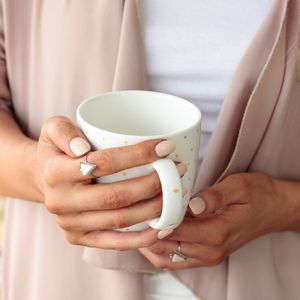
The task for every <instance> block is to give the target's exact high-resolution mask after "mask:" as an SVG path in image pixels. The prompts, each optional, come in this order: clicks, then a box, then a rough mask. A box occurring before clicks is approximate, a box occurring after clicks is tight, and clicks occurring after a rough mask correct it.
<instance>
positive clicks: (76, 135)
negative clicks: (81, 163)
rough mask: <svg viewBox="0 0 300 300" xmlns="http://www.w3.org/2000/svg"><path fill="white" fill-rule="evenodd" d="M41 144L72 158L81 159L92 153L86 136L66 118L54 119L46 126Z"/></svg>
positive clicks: (42, 133)
mask: <svg viewBox="0 0 300 300" xmlns="http://www.w3.org/2000/svg"><path fill="white" fill-rule="evenodd" d="M40 142H41V143H44V144H47V146H48V147H47V148H49V147H50V149H52V151H56V152H63V153H65V154H67V155H68V156H70V157H73V158H75V157H79V156H82V155H84V154H85V153H87V152H88V151H90V149H91V146H90V144H89V143H88V142H87V141H86V139H85V138H84V135H83V134H82V132H81V131H80V129H79V128H78V127H76V126H75V125H74V124H73V123H72V122H71V120H69V119H68V118H66V117H61V116H57V117H52V118H50V119H48V120H47V122H46V123H45V124H44V126H43V128H42V131H41V136H40Z"/></svg>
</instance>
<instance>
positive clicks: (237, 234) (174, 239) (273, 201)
mask: <svg viewBox="0 0 300 300" xmlns="http://www.w3.org/2000/svg"><path fill="white" fill-rule="evenodd" d="M296 191H298V194H295V192H296ZM289 193H292V196H293V193H294V197H287V195H288V194H289ZM298 195H299V183H296V182H284V181H280V180H277V179H275V178H272V177H269V176H267V175H265V174H262V173H240V174H234V175H230V176H228V177H227V178H225V179H224V180H223V181H222V182H220V183H218V184H216V185H213V186H211V187H209V188H206V189H204V190H202V191H200V192H199V193H198V194H197V195H195V196H194V198H193V199H192V200H191V201H190V204H189V205H190V212H191V214H192V215H194V216H190V217H187V218H186V219H185V221H184V222H183V223H182V224H181V225H180V226H179V227H178V228H176V229H175V230H174V231H173V232H172V233H171V234H170V235H169V236H168V237H167V238H165V239H164V240H160V241H158V242H156V243H155V244H153V245H152V246H150V247H148V248H141V249H139V250H140V252H141V253H142V254H143V255H144V256H145V257H146V258H147V259H148V260H149V261H150V262H151V263H152V264H153V265H154V266H155V267H157V268H160V269H170V270H171V269H182V268H191V267H199V266H213V265H217V264H219V263H220V262H222V261H223V260H224V259H225V258H226V257H227V256H228V255H229V254H231V253H232V252H233V251H235V250H236V249H238V248H240V247H241V246H243V245H244V244H246V243H247V242H249V241H251V240H253V239H256V238H258V237H260V236H262V235H264V234H267V233H270V232H274V231H282V230H293V229H297V226H299V213H298V214H297V213H296V214H295V213H294V212H295V211H299V209H300V202H299V196H298ZM288 198H289V199H288ZM294 198H296V199H294ZM291 199H293V201H288V200H291ZM297 218H298V219H297ZM179 242H180V247H181V249H180V251H181V253H183V254H184V255H185V256H186V257H187V260H185V261H183V260H182V261H180V262H171V260H170V258H169V254H170V253H171V252H172V251H175V250H176V249H177V247H178V245H179Z"/></svg>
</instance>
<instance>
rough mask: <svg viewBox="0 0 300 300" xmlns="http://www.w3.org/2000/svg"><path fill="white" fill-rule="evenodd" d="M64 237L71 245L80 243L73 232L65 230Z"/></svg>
mask: <svg viewBox="0 0 300 300" xmlns="http://www.w3.org/2000/svg"><path fill="white" fill-rule="evenodd" d="M65 238H66V240H67V241H68V243H70V244H71V245H81V243H80V238H79V236H78V235H77V234H74V233H73V232H70V231H65Z"/></svg>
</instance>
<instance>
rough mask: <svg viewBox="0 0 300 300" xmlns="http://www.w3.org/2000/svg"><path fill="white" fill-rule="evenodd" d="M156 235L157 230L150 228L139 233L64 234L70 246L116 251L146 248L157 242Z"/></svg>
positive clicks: (96, 232) (99, 232)
mask: <svg viewBox="0 0 300 300" xmlns="http://www.w3.org/2000/svg"><path fill="white" fill-rule="evenodd" d="M156 235H157V230H155V229H152V228H150V229H147V230H145V231H141V232H122V233H120V232H117V231H92V232H88V233H81V232H68V231H67V232H65V237H66V239H67V241H68V242H69V243H70V244H73V245H81V246H86V247H94V248H101V249H114V250H118V251H125V250H130V249H137V248H140V247H148V246H150V245H151V244H153V243H154V242H155V241H156V240H157V237H156Z"/></svg>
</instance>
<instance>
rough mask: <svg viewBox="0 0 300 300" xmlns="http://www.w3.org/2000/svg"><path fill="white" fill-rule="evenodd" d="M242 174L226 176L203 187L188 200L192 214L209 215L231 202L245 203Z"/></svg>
mask: <svg viewBox="0 0 300 300" xmlns="http://www.w3.org/2000/svg"><path fill="white" fill-rule="evenodd" d="M242 176H243V175H242V174H235V175H231V176H229V177H227V178H226V179H225V180H224V181H222V182H220V183H218V184H215V185H213V186H211V187H208V188H206V189H203V190H202V191H200V192H199V193H198V194H196V195H195V196H194V197H193V198H192V199H191V200H190V202H189V210H190V212H191V214H192V215H194V216H198V215H209V214H211V213H214V212H216V211H217V210H219V209H222V208H224V207H226V206H229V205H232V204H242V203H245V197H243V195H244V194H245V192H244V190H245V184H244V183H242V182H243V181H242V178H241V177H242Z"/></svg>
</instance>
